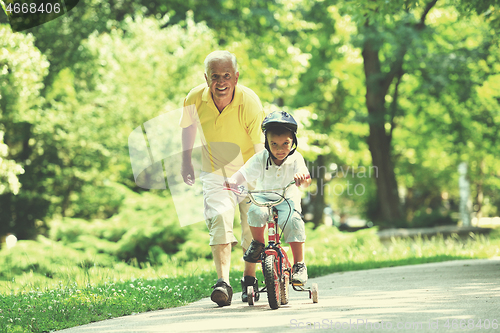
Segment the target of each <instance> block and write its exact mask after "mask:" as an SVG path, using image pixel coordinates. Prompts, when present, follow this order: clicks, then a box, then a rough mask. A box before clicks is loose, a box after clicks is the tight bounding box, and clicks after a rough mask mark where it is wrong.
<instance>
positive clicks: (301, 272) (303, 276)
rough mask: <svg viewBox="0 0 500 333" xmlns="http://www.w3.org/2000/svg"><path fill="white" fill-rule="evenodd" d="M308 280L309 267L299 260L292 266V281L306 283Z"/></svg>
mask: <svg viewBox="0 0 500 333" xmlns="http://www.w3.org/2000/svg"><path fill="white" fill-rule="evenodd" d="M306 282H307V267H306V264H304V263H303V262H298V263H296V264H294V265H293V267H292V283H293V284H302V285H304V284H306Z"/></svg>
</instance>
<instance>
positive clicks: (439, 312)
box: [61, 258, 500, 333]
mask: <svg viewBox="0 0 500 333" xmlns="http://www.w3.org/2000/svg"><path fill="white" fill-rule="evenodd" d="M310 282H316V283H318V285H319V292H320V294H319V302H318V303H316V304H313V303H312V301H311V300H310V299H309V298H308V294H307V293H299V292H295V291H293V290H292V289H290V303H289V304H288V305H286V306H283V307H282V308H280V309H278V310H271V309H270V308H269V305H268V304H267V298H266V297H265V296H264V297H263V299H261V300H260V301H259V302H257V303H256V305H255V306H253V307H250V306H248V305H247V304H245V303H242V302H241V295H240V294H239V293H238V294H235V295H234V297H233V304H232V305H231V306H230V307H222V308H219V307H217V305H216V304H215V303H212V302H211V301H210V299H208V298H207V299H203V300H200V301H198V302H195V303H193V304H190V305H187V306H183V307H179V308H174V309H166V310H161V311H155V312H148V313H143V314H139V315H134V316H127V317H122V318H116V319H111V320H106V321H102V322H97V323H92V324H89V325H84V326H80V327H76V328H72V329H67V330H63V331H61V332H65V333H90V332H99V333H111V332H289V331H291V330H292V331H294V332H297V331H298V332H301V331H302V329H304V330H305V329H313V331H332V332H335V331H337V332H340V331H355V332H356V331H362V332H390V331H395V332H396V331H401V332H410V331H411V332H499V333H500V258H495V259H485V260H465V261H448V262H444V263H433V264H424V265H416V266H403V267H392V268H381V269H374V270H365V271H356V272H345V273H335V274H331V275H328V276H324V277H320V278H315V279H310ZM308 284H309V283H308ZM480 319H481V322H479V320H480ZM460 323H462V325H463V327H464V328H465V329H460V328H459V327H460ZM472 324H473V325H474V326H472ZM467 325H470V326H468V327H467ZM391 327H392V329H391ZM454 327H455V329H454ZM486 327H489V329H486ZM495 327H497V328H496V329H493V328H495ZM468 328H470V329H468Z"/></svg>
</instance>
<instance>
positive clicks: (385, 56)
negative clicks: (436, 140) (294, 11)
mask: <svg viewBox="0 0 500 333" xmlns="http://www.w3.org/2000/svg"><path fill="white" fill-rule="evenodd" d="M476 4H477V5H478V8H479V7H480V6H479V2H478V3H476ZM454 8H455V7H454V5H453V4H448V3H446V2H443V3H441V2H438V1H428V2H422V1H406V2H404V3H403V2H400V1H394V2H390V3H387V2H382V1H363V2H356V3H355V2H347V3H336V2H330V1H322V2H316V3H314V5H312V6H309V5H308V4H304V5H303V7H302V9H301V10H302V13H303V14H302V15H303V16H304V18H305V19H306V20H307V21H309V22H318V23H319V26H318V27H320V28H318V27H316V28H312V29H310V30H309V31H310V35H309V37H310V38H309V40H310V41H312V43H309V44H312V45H307V43H306V46H305V48H303V50H304V51H306V52H310V53H311V54H312V55H313V58H312V59H311V61H310V63H311V65H310V70H309V73H312V72H313V71H312V69H313V68H315V70H314V71H316V73H317V75H316V76H315V77H316V78H317V83H316V85H318V83H320V82H321V83H320V84H321V87H316V86H315V85H314V83H313V82H314V81H313V80H307V81H306V82H307V83H306V84H307V85H309V86H310V87H312V89H313V90H316V93H314V94H313V93H311V94H308V95H307V96H310V98H311V99H312V98H313V97H314V98H315V99H316V100H317V97H318V96H319V97H320V100H321V97H322V96H325V94H324V93H321V92H319V93H318V90H327V89H328V88H327V87H329V86H330V87H331V90H330V93H329V96H328V95H326V96H328V97H327V98H328V99H329V100H330V101H336V102H337V103H338V104H336V105H335V109H334V108H333V107H332V106H333V105H334V104H333V102H332V104H331V105H327V104H325V103H324V102H323V105H320V104H319V103H316V106H315V108H314V111H315V112H316V113H318V112H319V114H316V115H315V117H317V118H318V120H320V119H326V118H325V115H327V114H328V113H330V114H331V115H330V117H335V116H338V115H339V114H341V115H349V114H350V113H351V114H352V113H354V114H356V116H354V117H349V116H347V117H345V116H344V118H343V119H342V118H340V119H342V120H341V121H342V122H346V121H349V119H351V120H354V121H361V123H364V124H366V125H367V126H368V128H369V132H368V135H367V136H366V138H365V139H366V143H367V144H368V148H369V151H370V154H371V159H372V164H373V166H374V167H376V168H377V171H378V177H376V179H375V181H376V185H377V193H378V194H377V201H378V203H379V204H378V206H379V207H380V212H379V214H378V216H377V220H379V221H385V222H386V223H389V224H392V225H395V224H398V223H399V222H402V221H404V220H405V219H406V216H405V215H404V210H403V206H402V203H401V196H402V195H400V193H398V188H399V186H398V180H397V179H398V174H397V172H396V171H395V170H398V169H396V166H398V163H399V162H400V161H398V158H399V155H396V154H395V150H394V147H395V141H394V140H395V139H394V136H395V135H396V134H397V131H398V128H400V127H401V126H404V124H405V122H406V121H405V119H406V117H407V115H408V109H411V108H406V109H405V107H406V105H407V104H405V106H402V105H401V102H402V101H410V100H413V99H414V98H412V97H414V96H415V95H411V94H412V93H413V94H414V93H415V92H410V91H409V90H408V88H407V85H408V83H411V82H412V80H414V79H417V80H419V79H421V80H422V81H421V82H427V83H425V84H431V83H430V82H432V81H433V79H436V78H437V77H440V75H437V76H436V77H432V76H425V75H424V76H422V77H420V78H419V74H420V73H424V74H425V73H426V71H425V67H426V66H428V67H432V68H436V69H437V68H438V61H436V67H434V66H432V63H433V59H431V58H428V57H420V58H418V55H420V56H421V55H422V52H420V51H419V48H421V47H423V49H424V50H425V49H426V48H427V47H428V46H427V45H428V44H429V43H432V40H433V38H436V39H439V38H443V31H444V29H454V28H456V27H452V25H451V23H450V22H451V21H450V20H448V21H444V22H436V18H435V17H433V19H432V22H431V23H432V24H430V25H429V19H428V18H429V15H430V13H431V12H432V11H436V10H437V11H438V13H441V12H444V13H447V12H450V11H453V10H454ZM299 11H300V10H299ZM337 11H338V12H339V13H340V15H338V14H336V13H337ZM316 13H328V14H327V15H323V18H318V17H317V16H318V15H317V14H316ZM474 15H475V14H473V13H468V16H467V17H474ZM325 16H327V17H328V16H329V17H331V18H335V20H333V21H332V22H330V23H329V22H327V19H325V18H324V17H325ZM340 17H342V18H344V17H345V18H347V19H350V21H351V22H353V23H354V24H353V25H354V28H355V30H354V31H352V32H351V33H350V34H351V36H352V39H351V40H347V45H346V47H345V48H346V49H347V50H349V47H350V46H349V45H352V46H354V47H355V48H359V49H360V50H361V59H362V62H361V63H362V65H363V67H362V68H363V72H364V76H365V81H364V82H363V83H362V84H363V85H364V86H365V91H364V93H365V106H364V108H365V110H367V112H366V114H365V113H364V111H360V109H359V108H358V109H356V108H352V106H354V105H356V104H355V102H353V101H357V99H356V98H355V97H354V96H355V93H356V90H355V89H344V91H345V92H347V94H343V95H342V94H340V95H339V91H340V92H341V91H342V88H343V87H346V86H348V84H347V82H348V81H346V80H342V78H340V77H339V76H335V75H333V76H332V75H331V73H332V68H334V67H333V66H332V64H333V63H339V61H341V60H339V59H342V57H339V55H338V54H336V53H334V52H332V50H335V49H340V47H339V46H337V43H338V41H339V40H341V39H342V38H343V37H342V35H339V33H338V31H335V33H333V32H332V29H331V28H328V27H329V26H330V27H331V26H334V24H335V27H338V26H339V25H340V24H341V21H340V19H339V18H340ZM467 17H461V20H467ZM439 24H441V25H442V27H443V29H441V30H440V29H439ZM325 27H327V28H326V29H325ZM437 36H439V37H437ZM448 36H452V34H451V33H450V34H449V35H448ZM314 41H316V42H315V43H314ZM319 41H324V42H319ZM311 46H312V50H315V49H316V50H318V51H319V53H318V55H317V56H315V55H314V51H313V52H311ZM441 51H442V53H443V54H446V53H447V54H448V55H450V54H453V52H454V51H453V50H452V48H451V49H450V48H447V49H443V50H441ZM480 53H481V52H475V53H474V54H472V53H471V52H469V54H468V55H467V57H469V58H470V59H471V60H470V61H471V62H474V61H480V59H481V57H482V56H481V55H480ZM490 54H491V53H490ZM471 55H474V57H471ZM350 57H356V55H355V53H354V52H351V55H350ZM328 58H330V60H328ZM450 63H453V64H454V65H453V66H455V65H459V62H458V59H457V61H451V62H450ZM321 64H323V66H322V65H321ZM343 65H345V66H347V64H343V63H340V64H339V65H338V66H343ZM455 70H457V68H455ZM325 74H326V75H327V76H325ZM328 75H329V76H328ZM454 75H458V77H459V78H461V79H463V78H464V77H467V74H460V73H455V74H454ZM462 75H463V76H462ZM332 77H333V78H332ZM304 79H307V77H305V76H304ZM324 79H326V80H325V81H323V80H324ZM320 80H321V81H320ZM329 80H332V81H334V82H335V85H331V84H329ZM353 80H354V81H355V82H356V77H355V76H354V77H353V76H351V77H349V81H353ZM323 82H326V84H325V83H323ZM339 82H340V84H339ZM453 82H455V81H453V80H445V82H444V83H446V84H449V86H447V87H446V88H447V89H451V90H454V91H455V92H452V91H451V90H447V89H443V90H442V91H443V92H444V96H443V99H441V100H440V102H438V103H439V104H441V103H442V102H443V101H444V100H445V99H446V98H448V97H449V96H451V95H453V94H455V93H458V94H460V92H459V90H458V88H463V89H462V90H464V89H465V90H467V89H469V90H470V89H473V88H472V87H473V86H474V85H466V86H463V85H455V84H454V83H453ZM456 82H459V81H458V80H457V81H456ZM351 85H352V83H351ZM339 89H340V90H339ZM467 96H470V94H461V97H463V98H466V97H467ZM419 97H421V99H420V100H421V101H423V103H428V102H426V101H425V96H422V95H419ZM327 98H324V100H325V101H327V100H328V99H327ZM304 99H305V98H303V100H304ZM342 101H343V102H342ZM349 104H350V105H349ZM302 105H308V104H302ZM318 106H319V107H318ZM356 107H359V105H357V106H356ZM443 107H444V108H442V109H440V110H447V106H446V105H443ZM350 110H353V111H354V112H350ZM332 113H333V114H332ZM317 124H320V123H319V122H317ZM324 125H326V126H323V127H322V126H321V124H320V128H322V133H328V131H330V130H331V123H326V124H324ZM342 126H343V128H344V129H345V125H342ZM363 133H364V131H363V132H361V135H364V134H363ZM424 140H425V139H424ZM351 142H355V141H351ZM397 145H398V146H403V147H404V146H405V144H404V143H403V142H400V141H398V142H397ZM403 194H404V193H403Z"/></svg>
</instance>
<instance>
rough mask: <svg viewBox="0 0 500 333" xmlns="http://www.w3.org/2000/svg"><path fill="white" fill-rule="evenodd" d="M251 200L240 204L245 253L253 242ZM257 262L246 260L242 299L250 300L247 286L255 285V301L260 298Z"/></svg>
mask: <svg viewBox="0 0 500 333" xmlns="http://www.w3.org/2000/svg"><path fill="white" fill-rule="evenodd" d="M250 205H251V204H250V203H249V200H244V201H243V202H241V203H240V204H239V209H240V220H241V247H242V248H243V254H245V252H246V251H247V249H248V247H249V246H250V243H251V242H252V232H251V230H250V226H249V225H248V210H249V208H250ZM256 267H257V264H256V263H251V262H247V261H245V269H244V271H243V277H242V278H241V300H242V301H243V302H247V301H248V295H247V287H248V286H253V287H254V292H255V293H256V295H255V301H258V300H259V294H258V291H259V284H258V281H257V279H256V277H255V271H256Z"/></svg>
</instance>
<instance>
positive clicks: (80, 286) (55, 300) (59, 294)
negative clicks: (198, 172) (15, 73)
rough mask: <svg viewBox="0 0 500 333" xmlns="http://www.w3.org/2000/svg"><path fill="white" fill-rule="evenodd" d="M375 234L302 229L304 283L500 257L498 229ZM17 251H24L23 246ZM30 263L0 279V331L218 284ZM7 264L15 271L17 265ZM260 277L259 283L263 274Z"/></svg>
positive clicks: (192, 268)
mask: <svg viewBox="0 0 500 333" xmlns="http://www.w3.org/2000/svg"><path fill="white" fill-rule="evenodd" d="M375 232H376V230H375V229H368V230H361V231H358V232H356V233H341V232H339V231H338V230H337V229H336V228H327V227H320V228H318V229H316V230H312V229H309V230H307V236H308V239H307V242H306V263H307V266H308V272H309V277H311V278H312V277H316V276H321V275H325V274H328V273H333V272H340V271H349V270H360V269H371V268H379V267H389V266H399V265H410V264H419V263H426V262H437V261H444V260H457V259H472V258H490V257H494V256H498V255H500V232H499V231H495V232H493V233H492V234H491V235H490V236H488V237H487V236H482V235H471V238H469V239H468V240H465V241H464V240H461V239H459V238H458V237H450V238H446V239H445V238H443V237H442V236H436V237H432V238H430V239H428V238H421V237H419V238H416V239H413V240H411V239H393V240H392V242H391V243H390V244H386V245H384V244H382V243H380V241H379V239H378V237H377V235H376V234H375ZM45 242H46V240H45ZM19 246H20V248H21V249H22V246H23V244H22V242H20V244H19ZM53 246H56V245H53ZM30 247H33V244H30ZM207 248H208V246H207ZM2 251H5V250H2ZM2 251H0V255H2V253H3V255H4V256H5V255H6V254H5V253H4V252H2ZM23 251H24V250H23ZM23 251H20V253H21V252H23ZM233 252H234V253H233V257H232V272H231V282H232V285H233V287H235V292H238V291H239V279H240V277H241V275H242V271H243V262H242V260H241V255H240V254H241V251H240V250H239V249H235V250H234V251H233ZM24 253H26V251H24ZM32 255H33V256H35V254H32ZM53 255H54V256H55V254H53ZM46 256H47V255H46ZM29 259H30V258H29V257H28V258H27V259H26V260H27V262H28V264H27V266H26V267H28V268H27V269H26V268H25V269H24V271H23V272H22V274H17V275H15V276H14V277H12V278H10V279H8V280H6V279H5V277H4V281H0V288H1V289H0V291H1V293H0V332H8V333H13V332H51V331H54V330H60V329H64V328H68V327H74V326H78V325H82V324H86V323H90V322H94V321H99V320H104V319H109V318H114V317H119V316H124V315H131V314H134V313H139V312H145V311H153V310H158V309H164V308H170V307H175V306H181V305H184V304H188V303H190V302H193V301H196V300H198V299H201V298H203V297H207V296H209V294H210V291H211V288H210V287H211V286H212V285H213V284H214V282H215V280H216V274H215V272H214V270H213V264H212V262H211V261H210V260H206V259H198V260H195V261H191V262H179V261H175V260H173V259H167V260H165V262H164V264H163V265H160V266H151V265H145V266H141V267H139V266H138V265H135V266H134V265H127V264H125V263H115V264H113V265H112V267H108V266H106V265H99V264H96V263H98V262H99V261H96V260H94V259H95V258H91V259H93V260H90V259H88V260H87V259H85V260H87V261H85V260H83V261H82V262H81V263H80V264H79V266H78V267H76V266H72V267H69V265H68V264H67V263H65V262H60V260H61V259H60V258H59V259H58V260H59V263H58V264H57V263H55V262H52V263H51V264H45V266H44V268H43V270H42V272H44V274H45V275H44V274H40V267H41V266H43V265H41V264H40V263H39V262H38V261H36V260H34V259H32V261H31V262H30V261H29ZM19 260H20V259H19ZM85 263H86V264H85ZM92 263H93V264H92ZM3 265H5V261H4V264H3ZM11 265H12V267H14V264H12V263H11ZM30 265H31V266H30ZM18 266H19V265H18ZM18 266H15V267H18ZM23 267H24V266H23ZM30 267H31V268H30ZM64 268H66V269H64ZM7 269H8V267H7ZM4 270H5V269H4V267H2V271H4ZM47 271H49V273H50V274H49V273H47ZM47 274H49V276H47ZM258 277H259V278H260V279H259V280H260V281H262V274H261V273H260V272H258ZM233 281H234V282H233Z"/></svg>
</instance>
